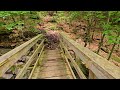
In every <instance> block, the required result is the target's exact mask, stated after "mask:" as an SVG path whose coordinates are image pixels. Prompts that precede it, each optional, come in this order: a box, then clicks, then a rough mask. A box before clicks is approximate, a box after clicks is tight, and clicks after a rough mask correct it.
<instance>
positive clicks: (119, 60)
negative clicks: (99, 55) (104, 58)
mask: <svg viewBox="0 0 120 90" xmlns="http://www.w3.org/2000/svg"><path fill="white" fill-rule="evenodd" d="M111 59H113V60H115V61H117V62H119V63H120V57H117V56H112V57H111Z"/></svg>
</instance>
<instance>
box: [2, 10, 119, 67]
mask: <svg viewBox="0 0 120 90" xmlns="http://www.w3.org/2000/svg"><path fill="white" fill-rule="evenodd" d="M44 30H48V31H49V30H51V31H59V32H66V33H67V34H68V35H69V36H70V37H71V39H73V40H75V41H76V42H77V43H79V44H81V45H83V46H84V47H86V48H88V49H90V50H92V51H93V52H95V53H97V54H98V55H100V56H102V57H104V58H106V59H107V60H108V61H111V62H113V63H114V64H115V65H116V66H119V67H120V11H0V56H2V55H3V54H5V53H7V52H8V51H10V50H12V49H14V48H16V47H18V46H19V45H21V44H23V43H24V42H26V41H28V40H30V39H31V38H33V37H34V36H36V35H38V34H41V33H43V31H44Z"/></svg>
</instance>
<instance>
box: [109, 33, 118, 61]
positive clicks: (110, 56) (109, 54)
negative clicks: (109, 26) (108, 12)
mask: <svg viewBox="0 0 120 90" xmlns="http://www.w3.org/2000/svg"><path fill="white" fill-rule="evenodd" d="M119 35H120V33H119V32H118V35H117V37H119ZM117 37H116V41H117ZM115 45H117V43H114V44H113V46H112V49H111V52H110V54H109V56H108V60H110V58H111V56H112V53H113V50H114V48H115Z"/></svg>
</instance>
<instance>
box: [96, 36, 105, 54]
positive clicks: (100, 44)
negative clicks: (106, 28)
mask: <svg viewBox="0 0 120 90" xmlns="http://www.w3.org/2000/svg"><path fill="white" fill-rule="evenodd" d="M104 37H105V34H103V35H102V38H101V41H100V43H99V47H98V50H97V54H98V53H99V51H100V49H101V47H102V46H103V40H104Z"/></svg>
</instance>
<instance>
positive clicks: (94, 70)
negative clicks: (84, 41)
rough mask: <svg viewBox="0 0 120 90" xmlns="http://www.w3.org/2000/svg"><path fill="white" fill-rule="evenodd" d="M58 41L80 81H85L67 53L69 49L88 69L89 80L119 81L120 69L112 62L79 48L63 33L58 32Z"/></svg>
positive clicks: (81, 47)
mask: <svg viewBox="0 0 120 90" xmlns="http://www.w3.org/2000/svg"><path fill="white" fill-rule="evenodd" d="M60 40H61V45H62V47H63V49H64V51H65V55H66V57H67V59H70V62H71V63H72V65H73V67H74V68H75V69H76V71H77V73H78V75H79V77H80V78H81V79H85V78H86V77H85V75H84V74H83V73H82V72H81V70H80V69H79V68H78V65H77V63H76V62H75V60H74V59H73V58H72V56H71V55H70V53H69V52H68V50H69V49H70V50H73V51H74V52H75V55H76V57H77V58H79V59H80V60H81V61H82V63H83V64H84V65H85V66H86V68H88V69H89V77H88V78H89V79H120V68H119V67H117V66H116V65H114V64H113V63H112V62H110V61H108V60H107V59H105V58H103V57H101V56H100V55H98V54H96V53H94V52H93V51H91V50H89V49H87V48H85V47H83V46H81V45H80V44H78V43H77V42H75V41H74V40H72V39H70V38H69V37H68V36H67V34H66V33H64V32H60Z"/></svg>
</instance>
